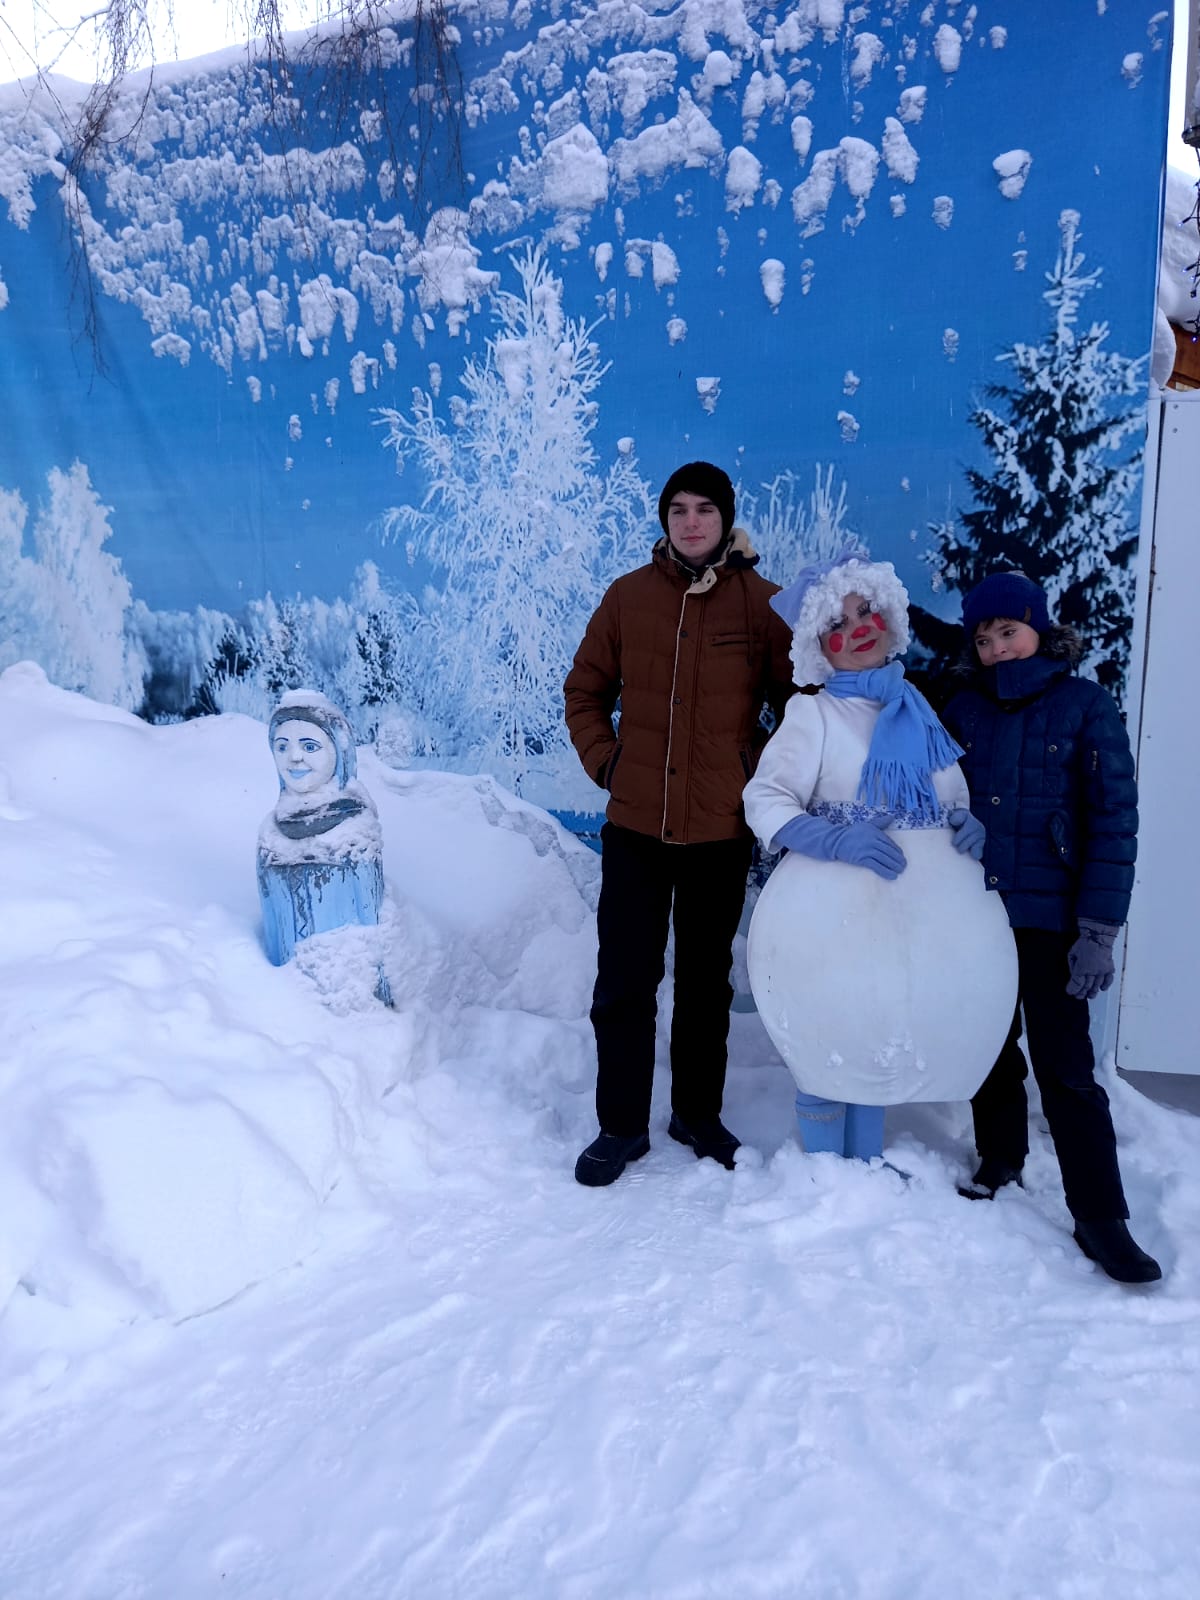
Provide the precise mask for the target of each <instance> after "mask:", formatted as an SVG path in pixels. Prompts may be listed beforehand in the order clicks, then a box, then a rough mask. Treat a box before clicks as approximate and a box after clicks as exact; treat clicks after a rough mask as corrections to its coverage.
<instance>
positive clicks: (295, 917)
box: [258, 689, 388, 1002]
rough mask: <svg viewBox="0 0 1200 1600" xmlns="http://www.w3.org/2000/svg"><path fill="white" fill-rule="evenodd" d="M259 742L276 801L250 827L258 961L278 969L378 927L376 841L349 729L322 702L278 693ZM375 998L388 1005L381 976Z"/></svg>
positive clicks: (379, 848)
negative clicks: (311, 945) (356, 930)
mask: <svg viewBox="0 0 1200 1600" xmlns="http://www.w3.org/2000/svg"><path fill="white" fill-rule="evenodd" d="M269 737H270V742H271V754H272V756H273V757H274V759H275V767H276V770H277V771H278V773H279V799H278V800H277V801H276V803H275V807H274V809H273V810H272V811H271V812H270V813H269V814H268V815H267V816H266V817H265V818H264V819H263V823H262V827H261V828H260V829H259V834H258V892H259V898H260V900H261V902H262V913H263V939H264V943H265V945H266V949H267V955H268V957H269V958H270V960H271V961H272V962H273V963H274V965H275V966H282V965H283V964H284V962H286V961H290V960H291V958H292V957H293V956H294V955H295V953H296V946H297V944H299V943H300V941H301V940H303V939H309V938H311V937H312V936H313V935H314V934H319V933H331V932H333V931H334V930H335V929H337V928H344V927H347V926H354V925H358V926H362V927H374V926H375V925H376V924H378V922H379V910H380V906H381V905H382V903H383V836H382V833H381V830H380V826H379V815H378V813H377V811H376V809H375V804H374V802H373V801H372V799H371V796H370V795H369V794H368V793H367V791H366V789H365V788H364V787H363V786H362V784H361V783H360V782H359V781H358V777H357V770H358V763H357V757H356V752H355V747H354V735H353V733H352V731H351V728H350V724H349V723H348V722H347V721H346V718H345V717H344V716H343V715H342V713H341V712H340V711H339V710H338V709H337V707H336V706H335V705H333V704H332V702H331V701H329V700H327V699H326V698H325V696H324V695H322V694H319V693H318V692H317V691H316V690H315V689H295V690H292V691H291V692H290V693H288V694H285V695H284V696H283V698H282V700H280V702H279V704H278V706H277V707H276V708H275V711H274V713H273V714H272V717H271V721H270V727H269ZM376 993H377V995H378V996H379V998H380V999H381V1000H384V1001H385V1002H387V1001H388V995H387V982H386V979H385V978H384V976H383V973H382V971H381V972H380V975H379V987H377V989H376Z"/></svg>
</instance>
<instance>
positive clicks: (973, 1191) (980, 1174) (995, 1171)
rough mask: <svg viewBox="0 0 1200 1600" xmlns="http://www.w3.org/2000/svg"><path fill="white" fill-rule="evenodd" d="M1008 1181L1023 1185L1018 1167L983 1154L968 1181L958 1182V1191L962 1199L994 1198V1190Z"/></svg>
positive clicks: (1002, 1186)
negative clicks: (975, 1170) (976, 1168)
mask: <svg viewBox="0 0 1200 1600" xmlns="http://www.w3.org/2000/svg"><path fill="white" fill-rule="evenodd" d="M1009 1183H1015V1184H1016V1185H1017V1187H1018V1188H1019V1189H1020V1188H1023V1187H1024V1185H1023V1184H1022V1183H1021V1169H1020V1167H1010V1166H1009V1165H1008V1164H1007V1163H1006V1162H1004V1161H994V1160H992V1158H991V1157H990V1156H984V1158H983V1160H982V1161H981V1162H980V1163H979V1168H978V1170H977V1172H976V1173H975V1176H974V1177H973V1178H972V1179H971V1181H970V1183H962V1184H959V1186H958V1192H959V1194H961V1195H962V1197H963V1199H964V1200H994V1199H995V1198H996V1190H997V1189H1003V1188H1004V1187H1005V1185H1006V1184H1009Z"/></svg>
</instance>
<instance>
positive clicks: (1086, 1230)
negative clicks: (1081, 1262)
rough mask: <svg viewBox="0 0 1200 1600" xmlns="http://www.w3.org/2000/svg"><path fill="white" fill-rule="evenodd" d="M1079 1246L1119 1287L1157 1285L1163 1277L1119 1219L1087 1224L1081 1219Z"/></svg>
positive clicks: (1077, 1222)
mask: <svg viewBox="0 0 1200 1600" xmlns="http://www.w3.org/2000/svg"><path fill="white" fill-rule="evenodd" d="M1075 1243H1076V1244H1077V1245H1078V1246H1079V1248H1080V1249H1081V1250H1082V1251H1083V1253H1084V1255H1085V1256H1086V1257H1087V1258H1088V1260H1089V1261H1094V1262H1095V1263H1096V1265H1097V1266H1098V1267H1100V1268H1101V1269H1102V1270H1103V1271H1105V1272H1107V1273H1108V1275H1109V1277H1110V1278H1115V1279H1116V1281H1117V1282H1118V1283H1157V1282H1158V1280H1159V1278H1161V1277H1162V1268H1161V1267H1160V1266H1159V1264H1158V1262H1157V1261H1155V1259H1154V1257H1153V1256H1148V1255H1147V1254H1146V1252H1145V1251H1144V1250H1143V1249H1141V1248H1140V1246H1139V1245H1137V1244H1136V1243H1135V1242H1134V1239H1133V1237H1132V1235H1131V1234H1130V1232H1129V1229H1128V1228H1127V1227H1126V1226H1125V1224H1124V1222H1122V1221H1121V1219H1120V1218H1119V1217H1115V1218H1113V1220H1112V1221H1104V1222H1095V1221H1092V1222H1086V1221H1084V1220H1083V1219H1082V1218H1078V1217H1077V1218H1076V1220H1075Z"/></svg>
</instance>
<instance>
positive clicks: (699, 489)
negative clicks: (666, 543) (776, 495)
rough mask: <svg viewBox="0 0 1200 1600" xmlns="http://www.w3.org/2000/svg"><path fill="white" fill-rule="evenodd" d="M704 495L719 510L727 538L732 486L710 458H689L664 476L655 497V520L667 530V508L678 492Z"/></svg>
mask: <svg viewBox="0 0 1200 1600" xmlns="http://www.w3.org/2000/svg"><path fill="white" fill-rule="evenodd" d="M681 493H682V494H698V495H703V497H704V498H705V499H706V500H711V501H712V503H713V505H715V506H716V508H717V510H718V511H719V512H720V513H721V532H722V533H723V534H724V535H725V537H726V538H728V537H729V530H730V529H731V528H732V527H733V504H734V502H733V485H732V483H730V481H729V475H728V474H727V473H724V472H722V471H721V469H720V467H714V466H713V464H712V462H711V461H689V462H688V463H687V465H686V466H684V467H676V469H675V471H674V472H673V473H672V474H671V476H670V477H669V478H668V479H667V481H666V485H665V487H664V488H663V492H662V493H661V494H660V495H659V497H658V520H659V521H660V522H661V523H662V526H663V532H664V533H669V532H670V529H669V528H668V527H667V509H668V507H669V506H670V504H671V501H672V500H673V499H674V498H675V496H676V495H677V494H681Z"/></svg>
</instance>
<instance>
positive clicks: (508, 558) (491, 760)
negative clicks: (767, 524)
mask: <svg viewBox="0 0 1200 1600" xmlns="http://www.w3.org/2000/svg"><path fill="white" fill-rule="evenodd" d="M515 270H516V274H517V278H518V281H519V289H518V290H517V291H516V292H509V291H507V290H505V291H497V292H495V293H494V294H493V298H492V306H493V316H494V320H495V331H494V333H493V336H492V337H491V338H490V339H489V340H488V341H487V345H486V350H485V353H484V355H483V356H482V358H479V359H471V360H468V361H467V363H466V365H465V366H464V368H463V371H462V375H461V378H460V392H459V393H458V394H456V395H454V396H453V397H452V398H451V399H450V401H449V404H448V407H447V412H448V415H447V416H443V415H442V414H441V412H440V411H439V409H438V405H437V403H436V402H435V400H434V398H433V396H431V395H430V394H429V393H427V392H426V391H425V390H422V389H415V390H414V391H413V401H412V407H411V409H410V410H409V411H408V412H406V413H403V412H400V411H396V410H391V409H387V410H383V411H382V412H381V413H380V420H381V423H382V425H383V426H384V427H385V428H386V437H385V444H386V446H387V448H389V449H391V450H393V451H394V452H395V455H396V464H397V468H398V469H399V470H403V469H404V468H405V467H406V466H408V465H410V464H411V465H413V466H415V467H416V468H418V469H419V470H420V472H421V474H422V476H423V479H424V482H425V485H426V488H425V492H424V496H423V499H422V500H421V503H420V504H419V505H401V506H396V507H393V508H392V509H391V510H389V511H388V512H387V513H386V515H385V518H384V525H385V531H386V534H387V535H388V536H389V537H392V538H395V539H398V540H401V541H403V542H404V544H405V545H406V547H407V549H408V552H409V555H410V558H412V559H416V558H418V557H419V558H421V559H423V560H424V561H426V562H428V563H430V565H431V566H432V567H433V568H434V569H435V570H436V571H437V572H438V574H439V576H440V577H441V580H442V587H441V590H440V593H437V594H436V595H434V596H432V597H429V598H427V600H426V603H425V607H424V609H425V610H426V611H427V612H430V611H432V612H433V613H434V617H433V619H432V625H431V626H430V627H429V630H428V641H429V647H430V649H431V651H432V653H433V658H432V659H430V660H428V661H427V662H426V663H425V664H424V670H423V672H422V674H421V676H422V679H423V682H424V685H425V696H426V703H425V705H424V707H423V710H424V712H425V714H426V715H427V716H428V717H429V718H430V719H431V720H432V721H434V722H436V723H438V724H440V725H443V726H445V727H448V728H457V729H458V730H460V736H461V748H462V750H463V753H464V757H465V758H466V759H467V760H468V761H469V762H470V763H471V764H473V765H476V766H479V767H482V768H483V769H484V770H487V771H490V772H493V773H494V774H495V775H496V776H497V777H499V778H501V779H502V780H503V781H504V782H506V783H508V784H510V785H511V786H512V787H513V788H514V789H516V790H517V792H518V793H524V794H526V795H528V796H529V797H530V798H537V797H538V795H539V794H542V793H551V792H555V791H557V792H559V793H561V792H562V787H561V786H562V783H563V782H564V780H565V781H566V782H568V783H569V782H570V781H571V779H572V778H573V776H574V773H575V768H576V763H575V758H574V755H573V753H572V752H571V750H570V746H569V743H568V741H567V737H566V731H565V729H564V727H563V707H562V684H563V678H564V677H565V675H566V672H567V669H568V667H569V665H570V662H571V658H572V656H573V654H574V651H575V649H576V647H577V645H578V643H579V640H580V639H581V637H582V636H583V630H584V627H585V626H586V624H587V619H588V617H589V615H590V614H591V612H592V610H593V609H594V607H595V605H596V603H597V601H598V600H599V597H600V595H601V593H602V591H603V590H604V588H605V587H606V586H607V584H608V583H610V582H611V581H612V579H613V578H614V577H616V576H617V575H618V574H619V573H621V572H623V571H626V570H627V569H628V568H629V567H631V566H633V565H634V564H636V562H637V561H638V560H640V559H645V557H646V556H647V555H648V552H649V543H650V538H649V528H648V524H650V523H651V521H652V508H651V503H650V496H649V486H648V485H647V484H646V482H645V481H644V480H643V479H642V478H641V476H640V475H639V473H638V470H637V463H636V460H635V458H634V455H633V450H632V446H631V445H630V446H627V447H625V448H623V449H618V450H617V452H616V455H615V458H614V459H613V460H612V461H611V462H610V463H609V464H608V465H607V466H602V465H601V463H600V462H599V459H598V457H597V453H596V450H595V447H594V445H593V443H592V438H591V436H592V433H593V431H594V429H595V426H596V422H597V419H598V414H599V408H598V404H597V402H596V400H595V398H594V396H595V394H596V392H597V390H598V389H599V387H600V383H601V381H602V379H603V377H604V374H605V372H606V371H607V370H608V367H607V364H606V363H605V362H603V361H602V360H601V356H600V351H599V348H598V347H597V345H596V343H595V341H594V339H593V337H592V335H593V333H594V331H595V329H594V326H588V325H587V324H585V323H584V322H583V321H581V320H575V319H572V318H570V317H567V316H565V315H564V313H563V307H562V284H561V282H560V280H559V279H558V278H556V277H555V276H554V274H553V273H552V272H551V270H550V268H549V266H548V265H547V262H546V259H545V256H544V254H543V253H542V252H541V250H539V249H528V250H527V251H526V253H525V254H524V255H523V256H520V257H518V259H517V260H516V262H515ZM550 785H554V786H555V787H554V789H552V788H551V787H550Z"/></svg>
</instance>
